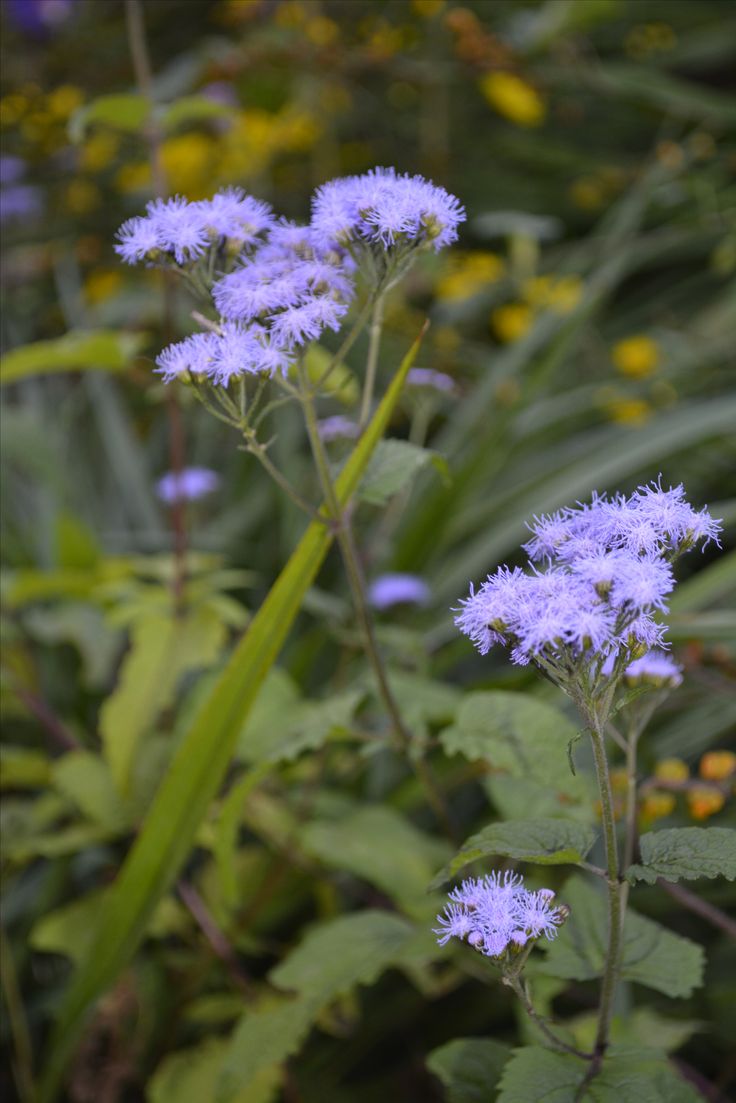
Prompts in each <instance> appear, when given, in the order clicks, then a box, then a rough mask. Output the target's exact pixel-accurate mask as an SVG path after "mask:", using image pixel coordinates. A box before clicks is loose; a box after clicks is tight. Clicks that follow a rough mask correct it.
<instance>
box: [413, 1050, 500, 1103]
mask: <svg viewBox="0 0 736 1103" xmlns="http://www.w3.org/2000/svg"><path fill="white" fill-rule="evenodd" d="M510 1053H511V1049H510V1047H509V1046H507V1045H504V1043H503V1042H495V1041H493V1039H491V1038H453V1040H452V1041H451V1042H446V1043H445V1044H444V1045H443V1046H440V1047H439V1048H438V1049H433V1050H432V1052H431V1053H430V1055H429V1057H428V1058H427V1068H428V1069H429V1071H430V1072H432V1073H434V1075H435V1076H436V1077H437V1079H438V1080H441V1081H442V1085H443V1087H444V1089H445V1097H446V1099H447V1103H489V1101H490V1100H491V1098H492V1096H493V1092H494V1089H495V1087H496V1085H497V1084H498V1081H499V1079H500V1077H501V1073H502V1071H503V1067H504V1065H505V1064H506V1062H507V1061H508V1059H509V1054H510Z"/></svg>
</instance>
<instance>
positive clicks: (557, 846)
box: [429, 819, 596, 889]
mask: <svg viewBox="0 0 736 1103" xmlns="http://www.w3.org/2000/svg"><path fill="white" fill-rule="evenodd" d="M595 839H596V832H595V831H594V830H593V829H592V828H591V827H586V826H585V825H584V824H580V823H569V822H566V821H565V820H552V819H550V820H546V819H539V820H514V821H513V822H512V823H492V824H491V825H490V826H489V827H485V828H484V829H483V830H482V831H479V832H478V833H477V834H476V835H471V836H470V838H469V839H467V840H466V841H465V842H464V843H463V845H462V847H461V848H460V850H459V851H458V852H457V854H456V855H455V857H454V858H453V859H452V860H451V861H450V862H449V863H448V865H446V866H445V868H444V869H443V870H442V871H441V872H440V873H438V874H437V876H436V877H435V879H434V880H433V882H432V884H431V885H430V886H429V887H430V889H436V888H439V887H440V886H441V885H442V884H444V882H445V881H449V880H450V878H452V877H454V876H455V875H456V874H457V873H459V872H460V870H461V869H464V868H465V867H466V866H467V865H470V863H471V862H476V861H477V860H478V859H479V858H488V857H491V856H496V857H499V858H515V859H516V860H517V861H524V862H534V863H535V864H536V865H543V866H558V865H576V864H578V863H580V862H582V861H583V859H584V858H585V855H586V854H587V853H588V851H589V850H590V848H591V847H592V846H593V843H594V842H595Z"/></svg>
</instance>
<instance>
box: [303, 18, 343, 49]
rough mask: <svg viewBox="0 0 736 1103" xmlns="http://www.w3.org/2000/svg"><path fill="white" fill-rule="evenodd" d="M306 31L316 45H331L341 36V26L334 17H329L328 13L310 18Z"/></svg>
mask: <svg viewBox="0 0 736 1103" xmlns="http://www.w3.org/2000/svg"><path fill="white" fill-rule="evenodd" d="M304 32H305V34H306V36H307V38H308V39H309V41H310V42H312V43H314V45H315V46H329V45H330V44H331V43H333V42H336V41H337V39H338V38H339V37H340V28H339V26H338V25H337V23H336V22H335V20H334V19H328V18H327V16H326V15H317V16H315V17H314V18H313V19H310V20H309V21H308V22H307V23H306V24H305V27H304Z"/></svg>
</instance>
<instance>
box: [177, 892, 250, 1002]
mask: <svg viewBox="0 0 736 1103" xmlns="http://www.w3.org/2000/svg"><path fill="white" fill-rule="evenodd" d="M176 891H177V892H178V893H179V896H180V897H181V900H182V903H183V904H184V906H185V907H186V909H187V911H188V912H189V913H190V914H191V915H192V916H193V918H194V919H195V921H196V923H197V925H198V926H199V928H200V930H201V931H202V934H203V935H204V936H205V938H206V939H207V941H208V942H209V944H210V946H211V947H212V949H213V950H214V952H215V954H216V956H217V957H218V958H219V959H220V961H221V962H222V963H223V965H224V966H225V968H226V969H227V971H228V974H229V976H230V978H231V980H232V981H233V983H234V984H235V985H236V987H237V988H239V989H240V991H241V992H242V993H243V995H245V996H248V997H250V996H252V994H253V990H252V984H251V981H250V978H249V977H248V976H247V975H246V974H245V972H244V971H243V968H242V966H241V965H240V962H239V961H238V957H237V954H236V953H235V950H234V949H233V947H232V945H231V944H230V942H229V940H228V938H227V936H226V935H225V933H224V932H223V931H222V930H221V929H220V928H219V927H218V925H217V923H216V922H215V920H214V919H213V918H212V916H211V915H210V912H209V910H208V908H207V905H206V904H205V902H204V900H203V899H202V897H201V896H200V895H199V893H198V892H197V890H196V889H195V887H194V885H190V884H189V883H188V882H187V881H179V883H178V884H177V886H176Z"/></svg>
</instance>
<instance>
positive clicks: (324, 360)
mask: <svg viewBox="0 0 736 1103" xmlns="http://www.w3.org/2000/svg"><path fill="white" fill-rule="evenodd" d="M331 363H332V353H331V352H330V351H329V349H326V348H324V346H323V345H317V344H311V345H310V346H309V348H308V350H307V355H306V358H305V361H304V366H305V368H306V370H307V375H308V376H309V381H310V383H317V382H318V381H319V380H320V379H321V378H322V376H323V375H325V373H326V371H327V369H328V368H329V366H330V364H331ZM320 391H321V392H322V393H323V394H328V395H330V396H331V397H332V398H335V399H337V401H338V402H342V403H343V405H345V406H354V405H355V403H356V402H357V401H358V399H359V397H360V387H359V385H358V381H357V379H356V378H355V376H354V375H353V373H352V372H351V370H350V368H349V367H347V365H346V364H343V363H342V362H340V363H338V364H335V366H334V368H332V370H331V371H330V374H329V375H328V376H327V378H326V380H325V382H324V383H323V384H322V385H321V386H320Z"/></svg>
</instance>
